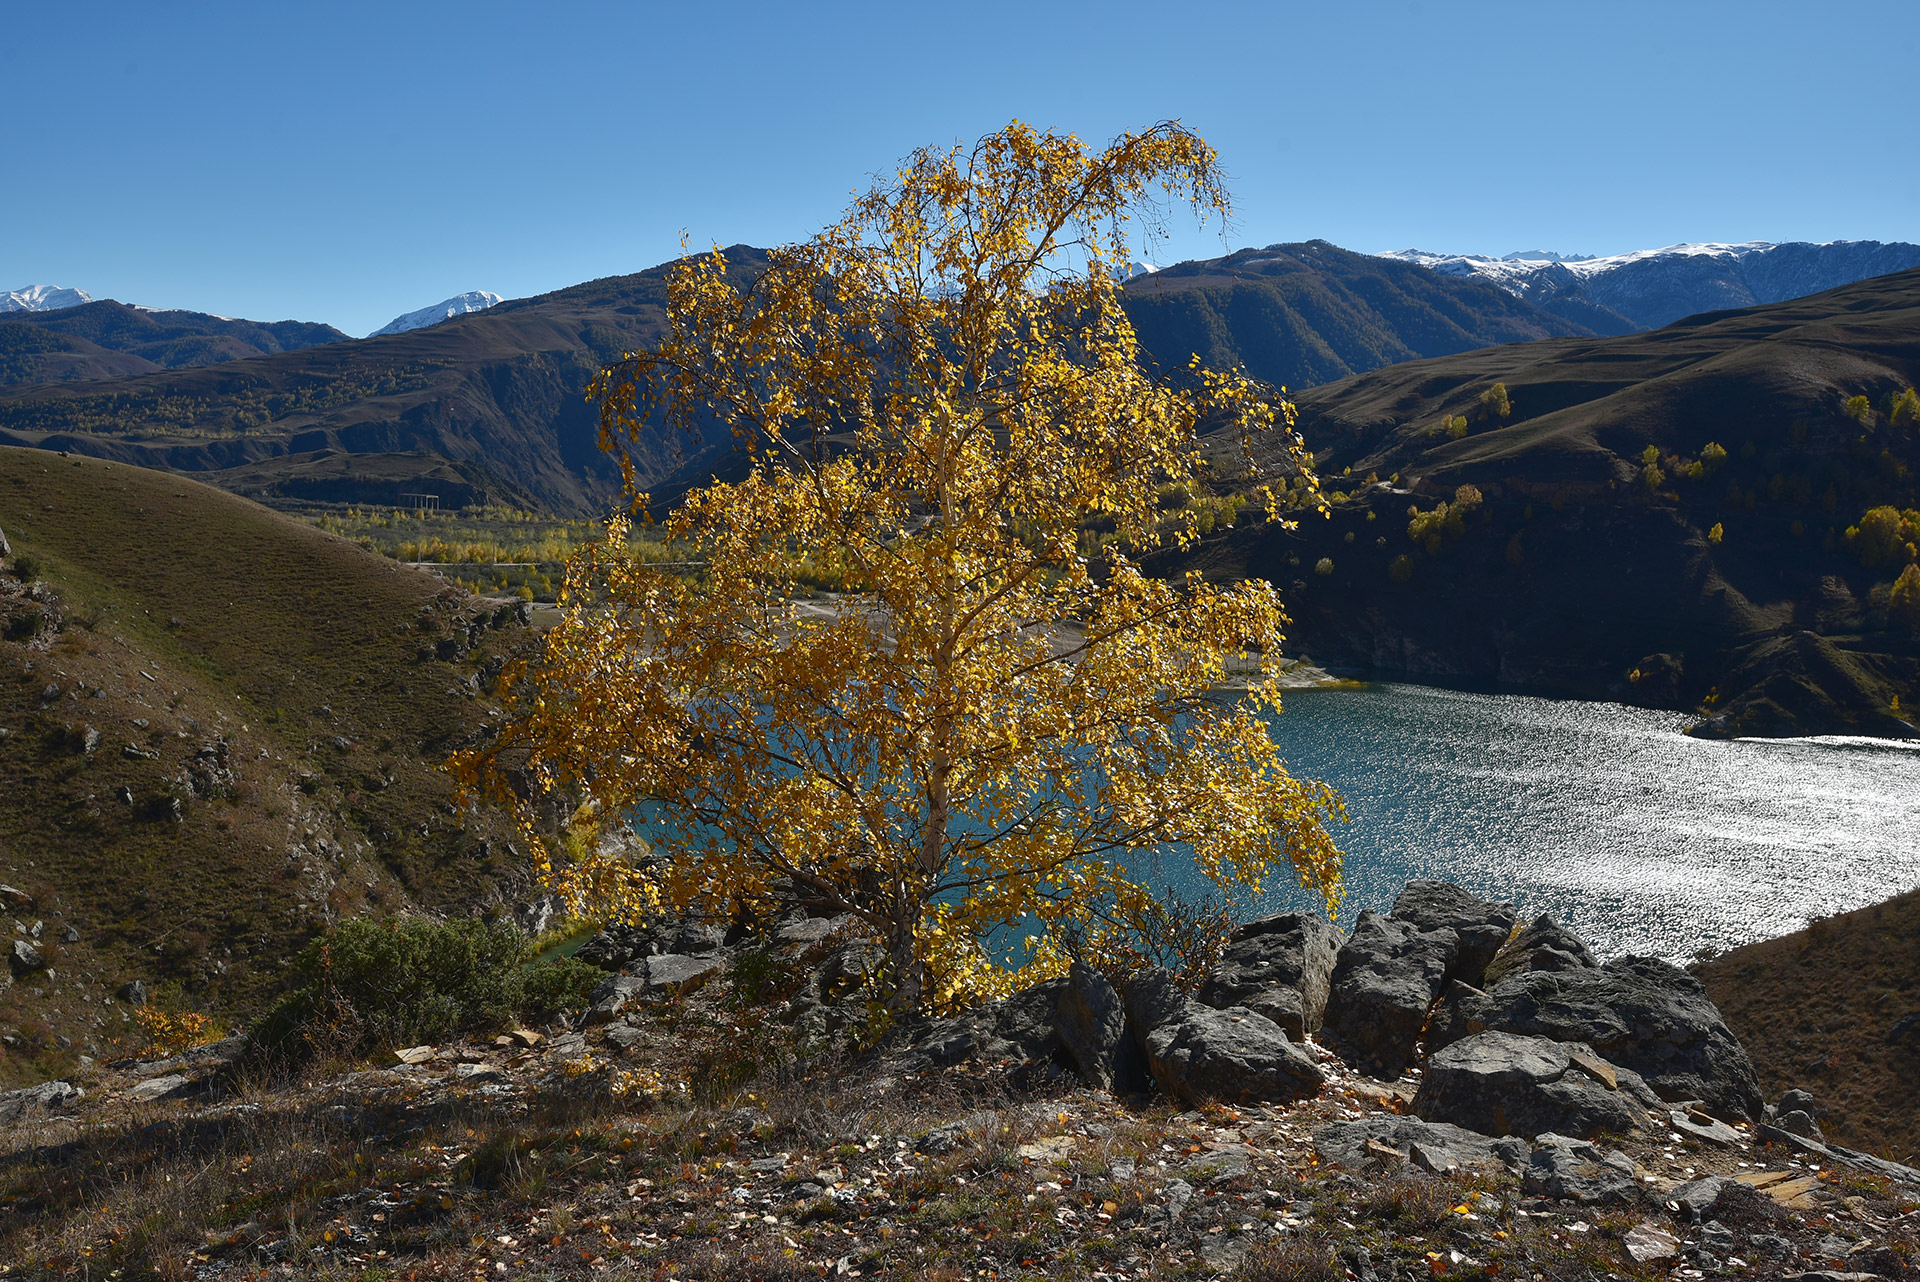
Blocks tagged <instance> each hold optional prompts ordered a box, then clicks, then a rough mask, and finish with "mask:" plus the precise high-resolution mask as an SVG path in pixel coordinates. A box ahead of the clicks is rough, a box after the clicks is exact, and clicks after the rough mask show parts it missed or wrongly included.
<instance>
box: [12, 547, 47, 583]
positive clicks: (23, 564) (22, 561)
mask: <svg viewBox="0 0 1920 1282" xmlns="http://www.w3.org/2000/svg"><path fill="white" fill-rule="evenodd" d="M41 568H42V567H41V565H40V559H39V558H38V557H33V556H28V555H27V554H26V553H25V552H22V553H20V554H19V555H18V556H16V557H14V558H13V577H14V578H16V579H18V580H20V581H21V582H22V583H31V582H33V581H34V580H35V579H37V578H39V577H40V572H41Z"/></svg>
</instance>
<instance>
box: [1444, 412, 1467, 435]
mask: <svg viewBox="0 0 1920 1282" xmlns="http://www.w3.org/2000/svg"><path fill="white" fill-rule="evenodd" d="M1466 434H1467V416H1466V415H1464V414H1462V415H1460V416H1459V417H1457V418H1450V419H1448V420H1447V435H1448V436H1450V437H1452V438H1453V439H1454V440H1456V441H1457V440H1459V439H1460V438H1461V437H1463V436H1465V435H1466Z"/></svg>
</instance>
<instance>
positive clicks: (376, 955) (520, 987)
mask: <svg viewBox="0 0 1920 1282" xmlns="http://www.w3.org/2000/svg"><path fill="white" fill-rule="evenodd" d="M524 951H525V944H524V941H523V940H522V939H521V937H520V933H519V931H517V930H516V929H515V928H514V927H513V926H512V925H511V924H510V923H507V922H504V921H502V922H495V923H492V924H488V923H485V922H479V921H448V922H437V921H432V920H430V919H428V918H425V917H404V918H390V919H387V920H384V921H376V920H373V919H371V918H364V917H360V918H351V919H349V920H347V921H343V922H341V923H340V924H339V925H338V926H336V927H335V928H334V929H333V930H331V931H329V932H328V933H327V934H325V935H323V936H322V937H320V938H319V939H316V940H314V941H313V942H312V943H311V944H309V945H307V947H306V949H305V950H304V951H302V952H301V954H300V956H299V958H298V959H297V960H296V962H295V963H294V972H293V974H294V982H295V984H296V985H297V986H296V987H295V988H294V990H293V991H292V992H290V993H288V994H287V995H286V996H285V997H283V998H282V999H281V1000H280V1002H279V1004H278V1005H276V1006H275V1007H274V1009H273V1010H272V1011H271V1012H269V1013H268V1014H267V1015H266V1016H265V1018H263V1019H262V1020H261V1021H260V1022H259V1023H258V1024H257V1025H256V1026H255V1028H254V1037H255V1040H257V1041H259V1042H260V1043H262V1044H264V1045H267V1046H272V1047H276V1048H279V1049H281V1050H283V1051H286V1052H288V1053H293V1054H299V1053H303V1052H306V1051H312V1050H330V1051H334V1052H337V1053H340V1054H360V1053H366V1052H370V1051H374V1050H380V1049H387V1048H392V1047H398V1046H410V1045H414V1044H416V1043H420V1042H435V1041H442V1040H445V1039H447V1038H450V1037H455V1036H460V1035H481V1034H486V1033H490V1032H495V1031H498V1030H499V1029H501V1028H503V1027H505V1026H506V1025H507V1024H508V1023H509V1022H510V1021H511V1020H512V1019H513V1018H514V1017H515V1016H516V1015H518V1014H524V1015H527V1016H530V1017H532V1018H535V1019H540V1020H546V1019H551V1018H552V1017H553V1016H554V1015H555V1014H558V1013H559V1012H560V1011H562V1010H567V1009H578V1008H579V1007H580V1006H582V1005H584V1004H585V1000H586V995H587V993H588V992H589V991H591V989H592V986H593V984H594V982H596V981H597V980H598V979H599V978H600V976H599V973H598V972H597V971H595V970H594V968H593V967H591V966H588V965H586V964H585V963H584V962H579V961H574V960H573V959H571V958H568V959H566V960H565V961H563V962H549V963H545V964H543V965H540V966H536V967H532V968H531V969H528V968H524V967H523V966H522V965H521V961H522V955H523V953H524Z"/></svg>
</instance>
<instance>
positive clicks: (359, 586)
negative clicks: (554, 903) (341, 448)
mask: <svg viewBox="0 0 1920 1282" xmlns="http://www.w3.org/2000/svg"><path fill="white" fill-rule="evenodd" d="M0 529H4V530H5V532H6V540H7V542H8V543H9V544H11V546H12V550H13V557H12V559H10V560H5V561H0V671H4V672H5V673H6V674H7V679H6V680H5V681H0V881H4V882H6V883H7V884H9V885H12V886H15V887H19V888H20V889H22V890H24V891H26V892H27V893H28V894H30V895H32V896H33V897H34V899H35V904H34V906H33V908H32V910H31V911H27V910H26V909H24V908H23V907H21V906H19V905H17V904H16V905H14V906H13V908H12V909H11V911H10V913H9V918H11V917H13V916H20V915H22V914H23V913H24V916H25V920H26V921H27V922H29V923H31V922H33V921H35V920H36V919H40V920H44V921H45V923H46V930H45V932H44V934H43V935H42V938H41V944H40V947H41V950H42V952H43V954H45V955H46V958H47V964H48V965H49V966H51V967H52V968H53V970H54V971H56V972H57V979H56V978H55V976H54V975H53V974H47V975H45V976H38V977H36V976H28V977H25V978H24V979H23V981H22V982H18V983H14V984H12V986H11V987H5V986H4V985H0V988H4V991H0V1026H3V1027H5V1028H6V1029H7V1031H8V1033H9V1034H10V1035H9V1037H8V1038H7V1039H6V1044H5V1045H0V1084H18V1083H19V1082H21V1081H22V1080H38V1079H40V1078H43V1077H45V1076H46V1075H47V1074H48V1073H49V1072H58V1071H61V1070H63V1069H67V1068H71V1067H73V1066H74V1058H75V1057H76V1056H78V1055H92V1056H94V1057H95V1058H102V1059H105V1058H112V1057H113V1056H114V1055H115V1054H117V1053H119V1052H118V1051H117V1050H116V1048H115V1044H114V1043H115V1039H117V1038H122V1037H125V1036H126V1035H127V1034H128V1033H129V1032H130V1029H129V1026H128V1025H127V1023H126V1021H125V1018H124V1016H125V1012H126V1006H125V1005H124V1003H123V1004H120V1005H118V1006H116V1005H114V1004H112V1003H111V1002H110V1000H109V999H111V998H112V997H113V994H114V992H115V990H117V989H118V988H119V987H120V985H121V984H123V983H125V982H127V981H128V980H132V979H141V980H144V981H145V983H146V985H147V987H148V990H149V991H150V992H152V993H155V994H156V995H158V994H162V993H164V992H166V991H167V990H168V989H169V988H171V987H174V986H178V987H180V988H183V989H185V990H186V991H188V992H191V993H193V994H195V998H194V1004H195V1005H196V1006H199V1007H201V1008H202V1009H208V1008H211V1009H212V1010H214V1011H216V1012H221V1013H240V1014H243V1015H244V1014H250V1013H252V1012H253V1011H257V1010H258V1009H259V1005H260V1000H261V998H262V996H263V994H264V993H265V992H267V991H270V990H271V989H272V987H273V986H274V985H275V984H277V983H278V982H280V977H281V975H282V973H283V972H282V969H281V968H282V966H283V965H284V959H285V958H287V957H290V956H291V955H292V954H293V952H294V951H295V950H296V949H297V948H298V947H299V946H300V944H301V943H302V942H303V941H304V940H305V939H306V938H307V936H308V935H309V934H310V933H311V932H312V931H313V930H314V929H315V928H316V927H317V926H319V925H320V924H322V923H324V922H327V921H331V920H337V919H338V918H339V917H340V916H342V915H350V914H357V913H363V912H367V911H370V910H375V909H378V910H382V911H391V910H399V909H407V908H422V909H434V910H439V911H453V912H458V913H460V914H462V915H464V914H465V913H466V912H469V911H471V910H472V909H474V908H475V907H478V906H479V905H480V904H482V903H485V902H487V901H489V900H496V901H497V896H498V895H499V894H500V893H501V891H500V884H501V882H502V880H503V879H509V878H513V877H519V876H523V875H524V870H523V869H520V868H518V867H516V860H515V859H514V856H513V855H512V854H511V853H510V852H509V850H508V843H509V842H512V841H514V840H515V839H516V838H515V835H514V828H513V826H512V824H511V822H510V821H509V820H508V819H507V817H506V816H505V815H504V814H502V813H500V812H498V811H497V810H495V809H493V808H492V807H488V806H482V807H480V808H478V809H474V810H467V809H464V808H462V809H456V808H455V806H454V805H453V804H452V803H453V782H452V780H451V779H449V778H448V777H447V776H446V775H445V774H444V773H442V772H441V771H440V770H439V769H438V768H437V766H438V763H439V762H441V761H443V760H445V758H446V756H447V755H448V754H449V753H450V752H451V751H453V750H454V749H455V748H457V747H459V746H461V745H463V744H467V743H472V742H476V741H477V736H480V735H483V734H484V733H486V730H487V727H488V726H489V725H490V724H491V723H490V719H489V718H490V715H491V714H492V712H493V711H494V709H495V708H496V705H495V704H494V703H493V701H492V699H491V698H490V697H489V696H488V694H487V693H486V692H485V689H484V687H485V685H486V683H485V682H484V681H483V680H481V679H480V678H479V677H478V676H477V675H476V674H477V673H478V672H481V671H487V670H491V669H485V668H484V667H483V665H484V664H485V663H486V661H487V660H488V659H489V658H490V657H499V658H504V657H506V656H507V655H508V654H510V653H518V651H517V650H516V649H515V647H517V646H519V645H520V644H522V643H524V642H529V641H530V640H531V637H532V634H531V633H530V632H529V631H528V630H527V629H525V628H523V627H520V626H518V624H517V623H516V622H513V619H514V617H515V616H514V614H513V612H511V611H508V612H506V613H504V614H501V615H496V613H495V608H494V607H487V606H485V605H484V604H483V603H477V602H475V601H474V600H473V599H472V598H468V597H467V596H466V594H465V593H464V592H460V591H457V590H450V589H449V588H448V587H447V585H446V584H444V583H442V582H440V581H439V580H437V579H434V578H432V577H431V576H429V575H427V574H424V573H421V572H419V571H416V570H411V569H407V568H405V567H402V566H400V565H397V564H395V563H394V562H392V561H389V560H386V559H384V558H382V557H379V556H375V555H374V554H372V553H370V552H367V551H365V550H363V549H361V548H360V547H358V546H356V545H355V544H352V543H349V542H347V541H346V540H345V539H341V538H337V537H335V536H333V535H330V534H323V533H321V532H320V531H319V530H316V529H314V528H313V527H311V526H309V525H306V524H303V523H301V522H299V521H295V520H292V519H290V518H287V517H283V516H280V515H278V514H276V513H273V512H269V511H267V510H266V509H265V508H262V507H260V506H258V505H257V504H253V503H249V502H247V501H246V500H244V499H240V498H236V497H234V496H233V495H230V494H226V493H222V492H221V491H219V490H216V489H213V488H211V487H208V486H204V485H200V484H198V483H196V482H193V481H189V480H185V479H183V478H181V477H178V476H171V475H167V474H164V473H159V472H151V471H144V470H141V469H138V468H130V467H126V466H123V465H118V464H109V463H104V462H101V461H99V460H96V459H81V458H62V457H60V456H59V455H58V454H54V453H49V452H47V451H44V450H20V449H5V448H0ZM22 574H26V575H28V576H29V577H30V578H31V579H33V580H34V582H33V583H32V584H29V583H27V582H23V581H22V579H21V575H22ZM496 617H498V618H499V621H500V622H501V623H502V625H503V626H500V627H497V628H496V627H492V626H489V624H491V623H492V622H493V621H494V620H495V618H496ZM476 619H478V620H479V621H480V622H479V626H478V628H477V631H475V630H470V629H469V627H468V625H469V624H470V623H473V622H474V621H475V620H476ZM475 637H477V638H478V641H479V647H480V648H479V649H470V648H469V643H470V641H472V640H473V639H474V638H475ZM89 732H91V734H90V733H89ZM69 928H71V931H72V934H71V935H69V934H68V933H67V931H68V929H69ZM16 1035H17V1036H16ZM56 1037H58V1038H64V1039H66V1041H67V1045H65V1046H62V1045H60V1044H59V1043H58V1042H57V1041H56V1040H55V1039H56Z"/></svg>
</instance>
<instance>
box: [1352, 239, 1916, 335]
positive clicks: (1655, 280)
mask: <svg viewBox="0 0 1920 1282" xmlns="http://www.w3.org/2000/svg"><path fill="white" fill-rule="evenodd" d="M1379 257H1381V258H1393V259H1398V260H1399V261H1401V262H1404V263H1413V264H1415V265H1417V266H1420V267H1425V268H1427V269H1428V270H1429V271H1434V272H1438V273H1440V274H1441V275H1443V276H1468V277H1477V278H1479V279H1481V280H1484V281H1486V282H1487V283H1488V284H1491V285H1497V286H1499V287H1500V288H1501V289H1504V290H1506V291H1507V292H1508V293H1509V294H1513V295H1515V296H1517V297H1520V298H1524V299H1526V300H1527V301H1528V302H1531V303H1533V304H1535V305H1536V306H1540V307H1544V308H1546V309H1547V310H1548V311H1552V312H1556V313H1558V314H1561V315H1564V316H1567V317H1569V318H1570V319H1575V320H1579V321H1580V322H1581V323H1583V324H1587V325H1591V326H1593V327H1594V328H1595V329H1596V330H1597V331H1598V332H1600V333H1625V332H1628V331H1630V330H1634V329H1651V328H1653V327H1655V326H1658V325H1665V324H1668V323H1670V322H1672V321H1676V320H1679V319H1680V318H1681V317H1683V316H1691V315H1694V314H1696V313H1699V312H1707V311H1718V310H1721V309H1724V308H1729V307H1751V306H1753V305H1754V304H1756V303H1777V302H1782V301H1784V300H1786V299H1789V298H1800V297H1803V296H1805V295H1807V294H1817V293H1819V292H1820V291H1821V290H1824V289H1833V288H1835V287H1837V286H1840V285H1849V284H1852V283H1853V282H1854V281H1857V280H1865V279H1867V278H1868V277H1869V276H1882V275H1885V274H1887V273H1888V272H1897V271H1904V270H1906V269H1907V268H1910V267H1920V245H1910V244H1906V243H1904V242H1899V241H1895V242H1892V243H1888V244H1882V243H1881V242H1879V241H1877V240H1835V241H1825V242H1820V243H1813V242H1808V241H1792V242H1787V243H1784V244H1775V243H1773V242H1771V241H1764V240H1750V241H1746V242H1744V243H1741V244H1730V243H1724V242H1719V241H1700V242H1694V241H1688V242H1685V243H1682V244H1678V245H1667V246H1664V247H1662V248H1660V249H1637V250H1633V251H1632V252H1630V253H1625V254H1607V255H1604V256H1601V257H1577V256H1573V255H1563V254H1556V253H1553V252H1551V251H1547V250H1524V251H1522V252H1520V253H1517V254H1508V255H1507V256H1506V257H1504V258H1490V257H1488V256H1487V255H1485V254H1441V253H1434V252H1432V251H1431V250H1424V249H1402V250H1396V251H1394V252H1392V253H1387V254H1381V255H1379Z"/></svg>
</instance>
